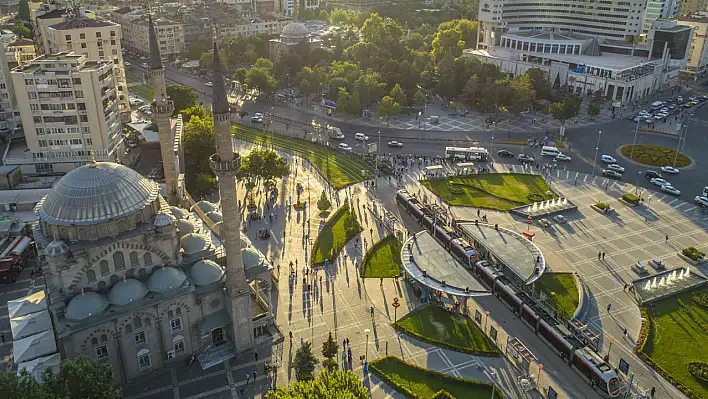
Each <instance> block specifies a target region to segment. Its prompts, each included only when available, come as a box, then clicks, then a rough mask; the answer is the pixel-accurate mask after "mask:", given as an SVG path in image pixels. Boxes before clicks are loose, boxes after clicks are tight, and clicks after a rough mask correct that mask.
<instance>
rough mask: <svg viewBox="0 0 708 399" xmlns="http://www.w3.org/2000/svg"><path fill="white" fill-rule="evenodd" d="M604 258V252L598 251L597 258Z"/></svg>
mask: <svg viewBox="0 0 708 399" xmlns="http://www.w3.org/2000/svg"><path fill="white" fill-rule="evenodd" d="M601 258H602V252H598V253H597V260H600V259H601Z"/></svg>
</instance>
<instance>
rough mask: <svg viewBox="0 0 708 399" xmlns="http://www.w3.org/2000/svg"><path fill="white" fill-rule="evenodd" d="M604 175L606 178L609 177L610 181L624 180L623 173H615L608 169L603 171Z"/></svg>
mask: <svg viewBox="0 0 708 399" xmlns="http://www.w3.org/2000/svg"><path fill="white" fill-rule="evenodd" d="M602 175H603V176H605V177H609V178H610V179H615V180H619V179H621V178H622V173H619V172H615V171H614V170H608V169H603V170H602Z"/></svg>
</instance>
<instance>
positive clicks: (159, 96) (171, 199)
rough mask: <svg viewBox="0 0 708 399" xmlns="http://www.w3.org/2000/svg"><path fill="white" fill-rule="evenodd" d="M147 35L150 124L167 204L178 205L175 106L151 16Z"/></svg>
mask: <svg viewBox="0 0 708 399" xmlns="http://www.w3.org/2000/svg"><path fill="white" fill-rule="evenodd" d="M148 35H149V37H150V80H151V83H152V91H153V94H154V96H155V98H154V99H153V102H152V104H151V107H152V123H154V124H155V125H157V131H158V133H159V135H160V152H161V154H162V169H163V171H164V172H165V186H166V187H167V203H168V204H170V205H178V198H177V169H176V166H175V160H176V157H175V153H174V145H175V144H174V137H173V136H172V127H171V126H170V117H171V116H172V111H173V110H174V109H175V105H174V103H173V102H172V101H170V100H169V99H168V98H167V84H166V83H165V67H164V66H163V65H162V58H161V57H160V46H158V44H157V36H156V35H155V25H154V24H153V23H152V15H148Z"/></svg>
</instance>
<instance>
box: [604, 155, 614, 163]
mask: <svg viewBox="0 0 708 399" xmlns="http://www.w3.org/2000/svg"><path fill="white" fill-rule="evenodd" d="M600 160H602V162H605V163H615V162H617V160H616V159H614V158H612V157H611V156H609V155H603V156H601V157H600Z"/></svg>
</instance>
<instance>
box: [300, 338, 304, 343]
mask: <svg viewBox="0 0 708 399" xmlns="http://www.w3.org/2000/svg"><path fill="white" fill-rule="evenodd" d="M303 344H305V338H303V337H300V345H303Z"/></svg>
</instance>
